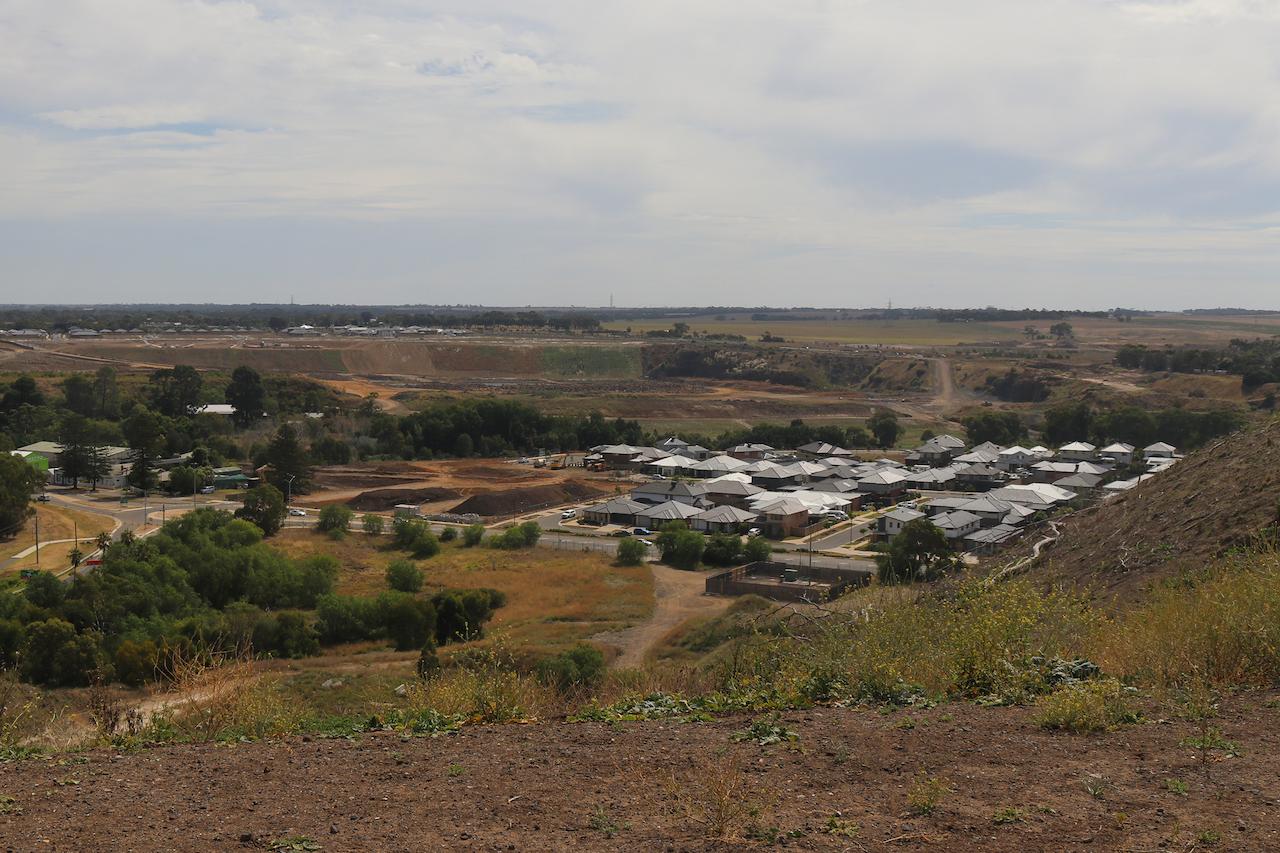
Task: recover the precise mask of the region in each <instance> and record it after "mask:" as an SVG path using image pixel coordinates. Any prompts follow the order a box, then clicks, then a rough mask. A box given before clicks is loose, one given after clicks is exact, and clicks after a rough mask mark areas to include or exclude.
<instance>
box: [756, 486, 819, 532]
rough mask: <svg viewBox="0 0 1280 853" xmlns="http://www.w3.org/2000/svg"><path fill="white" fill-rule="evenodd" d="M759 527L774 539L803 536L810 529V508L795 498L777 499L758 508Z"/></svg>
mask: <svg viewBox="0 0 1280 853" xmlns="http://www.w3.org/2000/svg"><path fill="white" fill-rule="evenodd" d="M755 509H756V512H757V513H759V518H758V519H757V522H756V524H757V526H758V527H759V528H760V529H761V530H762V531H763V532H764V533H765V535H766V536H769V537H771V538H773V539H788V538H791V537H793V536H802V535H804V533H805V531H806V530H807V529H808V527H809V508H808V507H807V506H806V505H805V504H804V503H803V502H801V501H800V500H799V499H797V498H795V497H791V496H788V497H783V498H777V499H775V500H772V501H768V502H765V503H762V504H759V505H757V506H756V508H755Z"/></svg>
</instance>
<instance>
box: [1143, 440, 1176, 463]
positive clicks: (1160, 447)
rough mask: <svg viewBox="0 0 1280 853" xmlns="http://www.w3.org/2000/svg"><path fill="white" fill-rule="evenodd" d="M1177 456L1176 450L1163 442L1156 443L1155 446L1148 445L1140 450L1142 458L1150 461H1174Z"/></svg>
mask: <svg viewBox="0 0 1280 853" xmlns="http://www.w3.org/2000/svg"><path fill="white" fill-rule="evenodd" d="M1177 456H1178V448H1176V447H1174V446H1173V445H1172V444H1166V443H1165V442H1163V441H1157V442H1156V443H1155V444H1148V445H1147V446H1146V447H1144V448H1142V458H1143V459H1146V460H1151V459H1176V458H1177Z"/></svg>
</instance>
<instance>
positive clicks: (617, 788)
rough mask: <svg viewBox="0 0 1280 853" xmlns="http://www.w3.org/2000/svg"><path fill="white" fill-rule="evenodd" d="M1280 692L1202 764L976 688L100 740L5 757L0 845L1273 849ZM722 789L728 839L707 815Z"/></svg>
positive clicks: (1157, 732) (1184, 751)
mask: <svg viewBox="0 0 1280 853" xmlns="http://www.w3.org/2000/svg"><path fill="white" fill-rule="evenodd" d="M1275 695H1276V694H1274V693H1272V694H1269V695H1267V696H1255V697H1250V698H1246V699H1244V700H1232V701H1229V702H1228V703H1226V707H1225V708H1224V711H1223V716H1222V717H1221V718H1220V719H1219V720H1217V721H1216V722H1217V723H1218V724H1220V725H1221V726H1222V729H1223V732H1224V735H1225V736H1226V737H1227V738H1229V739H1231V740H1233V741H1235V742H1237V743H1238V744H1239V748H1240V750H1241V754H1240V756H1239V757H1237V758H1229V759H1228V758H1224V757H1223V756H1222V754H1221V753H1212V754H1211V755H1210V757H1209V762H1208V763H1207V764H1204V763H1201V762H1200V761H1199V759H1198V754H1197V752H1196V751H1195V750H1193V749H1190V748H1187V747H1183V746H1179V742H1180V741H1181V740H1182V739H1184V738H1186V737H1188V736H1191V735H1193V734H1194V732H1195V729H1194V728H1193V726H1192V725H1191V724H1189V723H1183V722H1174V723H1170V724H1161V723H1156V722H1149V723H1144V724H1140V725H1136V726H1131V727H1128V728H1125V729H1122V730H1120V731H1117V732H1114V733H1111V734H1107V735H1094V736H1072V735H1062V734H1050V733H1047V732H1043V731H1041V730H1039V729H1037V728H1036V727H1035V726H1034V725H1033V724H1032V723H1031V721H1030V712H1029V711H1028V709H1025V708H981V707H977V706H974V705H947V706H941V707H937V708H932V709H928V710H923V711H918V712H912V713H908V712H906V711H902V710H899V711H895V712H893V713H892V714H889V715H882V714H880V713H878V712H877V711H876V710H874V709H819V710H815V711H812V712H804V713H789V714H784V715H783V717H782V720H781V722H782V724H783V725H784V726H785V727H787V728H789V729H791V730H794V731H795V732H797V733H798V734H799V736H800V737H799V740H798V741H796V742H795V743H792V744H779V745H774V746H768V747H761V746H758V745H755V744H753V743H748V744H734V743H733V742H732V740H731V737H732V735H733V734H734V733H735V732H738V731H742V730H743V729H744V728H745V727H746V726H747V725H748V724H749V722H750V720H749V719H747V718H742V717H738V718H721V719H719V720H717V721H715V722H712V723H705V724H698V723H678V722H648V723H623V724H621V725H617V726H611V725H607V724H600V723H581V724H567V723H552V724H542V725H532V726H520V725H511V726H504V727H477V728H469V729H465V730H464V731H463V732H462V733H460V734H457V735H452V736H443V737H439V738H436V739H431V738H419V739H408V740H405V739H402V738H400V737H399V736H396V735H390V734H387V735H366V736H363V737H360V738H358V739H356V740H355V741H350V742H349V741H346V740H318V741H306V740H303V739H299V738H293V739H290V740H288V741H284V742H279V743H271V744H239V745H233V746H230V747H227V746H212V745H210V746H188V747H166V748H158V749H150V750H142V751H139V752H134V753H126V754H122V755H117V754H114V753H112V752H110V751H96V752H92V753H89V754H87V755H84V756H83V763H80V762H81V758H79V757H72V758H71V760H70V761H69V762H65V763H59V762H55V761H42V760H28V761H22V762H17V763H10V764H6V765H4V770H3V776H2V777H0V785H2V792H3V793H4V794H5V795H7V796H9V797H12V798H13V799H12V802H11V803H10V804H9V805H8V806H7V807H6V810H7V813H6V814H0V844H3V846H5V847H7V848H8V849H14V850H35V849H40V850H76V851H96V850H126V849H127V850H135V851H151V850H183V851H190V850H234V849H270V848H271V847H272V845H273V843H276V842H280V841H282V840H284V839H287V838H295V839H296V838H297V837H299V836H301V837H303V838H306V839H310V840H311V841H312V842H313V843H314V844H315V845H318V846H313V847H302V846H295V847H285V848H280V849H323V850H325V851H371V850H377V851H383V850H388V851H401V850H404V851H408V850H441V849H451V850H563V849H570V848H572V849H587V850H644V851H651V850H664V849H665V850H725V849H739V846H740V843H741V839H742V838H743V836H744V835H745V834H747V833H748V832H752V831H754V833H756V834H758V837H760V838H766V837H770V836H773V837H776V836H778V835H781V834H784V833H786V834H788V835H789V837H787V838H785V839H783V842H784V843H785V846H786V847H788V848H790V849H800V850H870V849H885V850H903V849H905V850H935V851H944V850H945V851H977V850H982V851H1018V853H1024V851H1086V850H1097V851H1104V850H1105V851H1111V850H1134V851H1137V850H1141V851H1147V850H1151V851H1156V850H1161V849H1164V850H1178V851H1189V850H1209V849H1212V850H1240V851H1244V850H1248V851H1261V850H1275V849H1277V848H1278V847H1280V810H1278V809H1277V803H1276V791H1275V784H1274V783H1275V779H1276V778H1277V775H1278V774H1280V736H1278V735H1277V733H1276V727H1275V725H1274V721H1275V715H1276V711H1274V710H1272V709H1270V708H1268V707H1266V705H1265V704H1264V700H1266V699H1271V698H1273V697H1274V696H1275ZM908 719H909V720H911V721H912V722H911V723H910V724H908V723H905V722H904V721H906V720H908ZM921 772H923V773H925V774H927V775H928V776H930V777H934V778H936V779H938V781H939V789H940V791H939V795H938V798H937V802H936V809H935V810H934V812H933V813H932V814H929V815H926V816H918V815H913V814H911V813H910V811H909V810H908V791H909V790H910V789H911V788H912V786H913V784H914V782H915V780H916V778H917V775H918V774H919V773H921ZM1167 780H1172V781H1173V782H1176V783H1178V784H1179V785H1185V786H1186V788H1185V793H1180V792H1179V791H1177V790H1171V788H1170V783H1169V781H1167ZM734 784H736V785H737V786H739V787H738V788H736V789H733V790H730V791H729V792H728V793H727V794H725V795H724V796H723V797H721V796H718V795H717V794H716V793H715V791H716V790H717V789H719V790H724V789H726V788H727V787H728V786H729V785H734ZM1090 789H1092V793H1091V791H1090ZM715 802H720V803H723V804H724V805H725V806H726V808H725V810H724V813H725V819H724V821H723V823H724V824H725V827H726V830H727V832H728V833H729V834H731V835H733V836H736V837H737V838H738V839H739V840H740V841H739V842H738V844H734V843H729V842H725V841H722V840H719V839H718V838H717V837H715V836H717V835H718V833H717V832H716V831H715V830H714V829H713V828H712V827H711V826H709V825H708V821H707V820H706V807H707V806H708V805H709V804H711V803H715ZM19 810H20V813H19ZM749 810H755V812H756V813H755V814H754V815H753V814H752V813H751V811H749ZM833 819H834V820H833ZM832 829H835V830H838V832H836V833H833V832H832V831H831V830H832ZM1214 839H1216V840H1214ZM298 843H299V844H302V843H303V842H298ZM886 845H887V846H886Z"/></svg>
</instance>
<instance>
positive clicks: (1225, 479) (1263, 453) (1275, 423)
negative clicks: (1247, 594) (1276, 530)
mask: <svg viewBox="0 0 1280 853" xmlns="http://www.w3.org/2000/svg"><path fill="white" fill-rule="evenodd" d="M1277 515H1280V419H1277V418H1272V419H1271V420H1270V421H1268V422H1267V423H1265V424H1262V425H1258V426H1253V427H1249V428H1247V429H1244V430H1242V431H1240V432H1237V433H1234V434H1232V435H1229V436H1227V437H1226V438H1224V439H1221V440H1220V441H1218V442H1216V443H1214V444H1212V445H1210V446H1209V447H1206V448H1204V449H1203V450H1199V451H1197V452H1195V453H1192V454H1190V455H1189V456H1188V457H1187V458H1186V459H1183V460H1182V461H1181V462H1179V463H1178V464H1176V465H1174V466H1173V467H1172V468H1170V469H1169V470H1167V471H1165V472H1164V473H1162V474H1158V475H1156V476H1155V477H1153V478H1152V479H1150V480H1147V481H1146V482H1144V483H1141V484H1139V486H1138V487H1137V488H1135V489H1133V490H1132V491H1129V492H1126V493H1123V494H1121V495H1120V496H1118V497H1115V498H1112V499H1111V500H1108V501H1105V502H1103V503H1101V504H1099V505H1098V506H1096V507H1092V508H1090V509H1088V510H1085V511H1083V512H1079V513H1076V514H1075V515H1072V516H1070V517H1069V518H1067V519H1066V520H1065V521H1064V523H1063V532H1062V536H1061V538H1060V539H1059V540H1058V541H1057V542H1056V543H1055V544H1053V545H1052V546H1050V547H1049V548H1048V549H1047V550H1046V551H1045V552H1044V554H1043V556H1042V557H1041V560H1040V562H1039V563H1037V564H1036V565H1033V566H1032V567H1031V569H1030V571H1031V575H1032V577H1043V578H1045V579H1046V580H1048V581H1050V582H1053V583H1061V582H1067V583H1071V584H1075V585H1077V586H1082V587H1089V588H1091V589H1094V590H1095V591H1097V592H1100V593H1104V594H1115V595H1118V596H1120V597H1122V598H1128V597H1132V596H1134V595H1135V594H1138V593H1141V592H1142V591H1144V590H1146V589H1148V588H1150V587H1151V585H1152V584H1154V583H1157V582H1159V581H1161V580H1163V579H1165V578H1169V577H1172V576H1174V575H1177V574H1179V573H1181V572H1184V571H1187V570H1195V569H1199V568H1202V567H1203V566H1205V565H1206V564H1207V563H1209V562H1211V561H1212V560H1213V559H1214V558H1215V557H1218V556H1220V555H1221V554H1223V553H1224V552H1226V551H1228V550H1230V549H1231V548H1233V547H1237V546H1240V545H1243V544H1247V543H1249V542H1250V541H1251V540H1253V539H1254V538H1255V537H1256V536H1257V535H1258V534H1259V532H1261V531H1262V530H1263V529H1264V528H1266V527H1268V526H1270V525H1275V524H1276V523H1277Z"/></svg>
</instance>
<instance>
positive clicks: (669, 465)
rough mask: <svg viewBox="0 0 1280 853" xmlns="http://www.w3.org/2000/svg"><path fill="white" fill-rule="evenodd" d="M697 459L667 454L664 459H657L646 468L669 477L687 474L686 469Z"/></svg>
mask: <svg viewBox="0 0 1280 853" xmlns="http://www.w3.org/2000/svg"><path fill="white" fill-rule="evenodd" d="M696 461H697V460H695V459H690V458H688V457H687V456H678V455H677V456H667V457H665V458H663V459H657V460H654V461H653V462H650V463H649V464H648V465H646V466H645V470H647V471H651V472H653V473H655V474H662V475H664V476H667V477H674V476H676V475H683V474H685V472H686V470H687V469H688V467H689V466H690V465H692V464H693V463H694V462H696Z"/></svg>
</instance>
